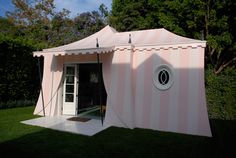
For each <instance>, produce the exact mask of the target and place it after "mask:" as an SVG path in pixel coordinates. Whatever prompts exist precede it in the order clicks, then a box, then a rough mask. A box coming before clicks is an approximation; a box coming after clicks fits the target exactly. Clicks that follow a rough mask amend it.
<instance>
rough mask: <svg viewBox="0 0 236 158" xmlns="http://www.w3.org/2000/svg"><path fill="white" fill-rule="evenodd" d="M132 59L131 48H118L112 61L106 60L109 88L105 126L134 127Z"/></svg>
mask: <svg viewBox="0 0 236 158" xmlns="http://www.w3.org/2000/svg"><path fill="white" fill-rule="evenodd" d="M131 59H132V54H131V50H117V51H115V52H114V54H113V57H112V62H111V63H110V61H109V60H106V61H107V63H106V64H105V65H104V66H106V67H105V68H104V69H103V72H104V80H105V87H106V88H107V89H108V90H107V92H108V96H107V111H106V116H105V122H104V123H105V126H111V125H114V126H119V127H128V128H133V102H132V84H131V82H132V80H131V77H132V68H131V64H130V63H131ZM108 67H109V68H108ZM108 76H110V77H108Z"/></svg>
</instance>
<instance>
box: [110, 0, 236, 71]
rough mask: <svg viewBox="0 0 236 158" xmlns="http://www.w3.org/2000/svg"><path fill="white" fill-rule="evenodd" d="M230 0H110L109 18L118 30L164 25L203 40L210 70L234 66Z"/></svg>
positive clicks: (233, 22)
mask: <svg viewBox="0 0 236 158" xmlns="http://www.w3.org/2000/svg"><path fill="white" fill-rule="evenodd" d="M235 8H236V2H235V1H233V0H224V1H221V0H141V1H132V0H113V4H112V11H111V15H110V17H109V20H110V22H111V24H112V26H113V27H115V28H116V29H117V30H119V31H128V30H137V29H151V28H160V27H164V28H166V29H167V30H170V31H172V32H174V33H176V34H179V35H182V36H186V37H189V38H195V39H202V38H204V39H206V40H207V44H208V46H207V49H206V58H207V62H208V63H210V64H212V66H213V67H214V72H217V73H219V72H221V71H222V70H223V69H224V68H225V67H224V65H225V63H230V64H228V65H227V66H235V65H236V62H235V61H234V59H235V57H236V53H235V52H236V51H235V48H236V46H235V43H236V42H235V34H236V32H235V29H234V28H235V27H236V18H235V17H236V15H235V13H236V12H235V11H234V9H235Z"/></svg>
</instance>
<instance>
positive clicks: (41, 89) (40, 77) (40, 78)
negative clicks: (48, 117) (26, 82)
mask: <svg viewBox="0 0 236 158" xmlns="http://www.w3.org/2000/svg"><path fill="white" fill-rule="evenodd" d="M38 70H39V82H40V84H39V85H40V91H41V94H42V95H41V96H42V104H43V116H45V108H44V107H45V106H44V98H43V87H42V76H41V68H40V60H39V57H38Z"/></svg>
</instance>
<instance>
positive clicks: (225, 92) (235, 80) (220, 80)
mask: <svg viewBox="0 0 236 158" xmlns="http://www.w3.org/2000/svg"><path fill="white" fill-rule="evenodd" d="M205 74H206V96H207V105H208V113H209V116H210V118H214V119H224V120H232V119H236V70H235V69H232V68H227V69H225V70H224V71H222V73H221V74H219V75H217V76H216V75H215V74H214V73H213V69H212V68H208V69H207V70H206V73H205Z"/></svg>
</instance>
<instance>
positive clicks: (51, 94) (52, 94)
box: [34, 54, 64, 116]
mask: <svg viewBox="0 0 236 158" xmlns="http://www.w3.org/2000/svg"><path fill="white" fill-rule="evenodd" d="M63 62H64V61H63V58H62V57H57V58H56V57H55V56H54V55H52V54H47V55H45V56H44V69H43V79H42V87H43V88H42V90H43V97H44V107H45V115H46V116H55V115H58V114H59V113H60V107H59V106H58V105H60V104H61V96H62V94H61V90H60V88H61V79H62V74H63ZM34 114H36V115H43V102H42V92H40V95H39V98H38V101H37V104H36V107H35V110H34Z"/></svg>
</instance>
